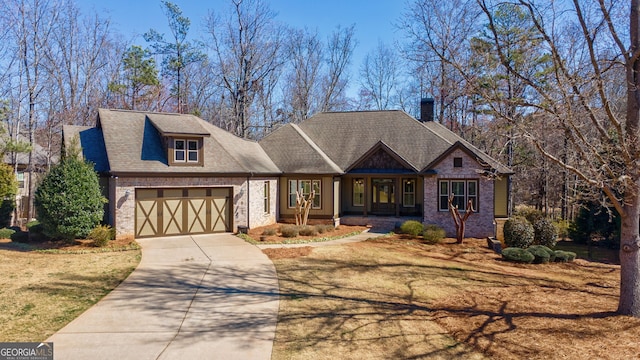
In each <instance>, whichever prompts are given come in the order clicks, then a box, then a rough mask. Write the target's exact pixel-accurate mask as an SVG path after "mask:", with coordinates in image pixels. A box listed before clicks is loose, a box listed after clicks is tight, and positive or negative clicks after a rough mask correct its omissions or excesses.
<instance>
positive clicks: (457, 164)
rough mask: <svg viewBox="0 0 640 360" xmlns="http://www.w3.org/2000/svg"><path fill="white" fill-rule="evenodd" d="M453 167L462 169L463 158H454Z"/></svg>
mask: <svg viewBox="0 0 640 360" xmlns="http://www.w3.org/2000/svg"><path fill="white" fill-rule="evenodd" d="M453 167H457V168H458V167H462V158H461V157H456V158H453Z"/></svg>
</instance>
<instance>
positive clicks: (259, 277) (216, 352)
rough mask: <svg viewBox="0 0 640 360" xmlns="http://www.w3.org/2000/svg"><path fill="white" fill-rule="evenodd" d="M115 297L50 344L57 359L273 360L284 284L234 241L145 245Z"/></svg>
mask: <svg viewBox="0 0 640 360" xmlns="http://www.w3.org/2000/svg"><path fill="white" fill-rule="evenodd" d="M138 242H139V243H140V245H141V246H142V261H141V262H140V265H139V266H138V268H137V269H136V270H135V271H134V272H133V273H132V274H131V275H130V276H129V277H128V278H127V279H126V280H125V281H124V282H123V283H122V284H120V286H118V287H117V288H116V289H115V290H114V291H112V292H111V293H110V294H109V295H107V296H106V297H105V298H103V299H102V300H101V301H100V302H99V303H98V304H96V305H95V306H93V307H92V308H90V309H89V310H87V311H86V312H85V313H83V314H82V315H81V316H79V317H78V318H77V319H75V320H74V321H72V322H71V323H69V324H68V325H67V326H66V327H64V328H63V329H62V330H60V331H59V332H57V333H56V334H54V335H53V336H52V337H51V338H49V339H48V340H47V341H53V343H54V355H55V358H56V359H60V360H73V359H118V360H126V359H132V360H133V359H135V360H145V359H269V358H270V357H271V350H272V347H273V339H274V336H275V328H276V321H277V316H278V305H279V303H278V297H279V295H278V278H277V274H276V271H275V268H274V266H273V263H272V262H271V261H270V260H269V259H268V258H267V257H266V256H265V255H264V254H263V253H262V251H260V249H258V248H257V247H255V246H253V245H251V244H248V243H246V242H244V241H243V240H241V239H239V238H237V237H235V236H234V235H232V234H216V235H197V236H180V237H167V238H154V239H143V240H139V241H138Z"/></svg>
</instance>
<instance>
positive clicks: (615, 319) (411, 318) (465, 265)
mask: <svg viewBox="0 0 640 360" xmlns="http://www.w3.org/2000/svg"><path fill="white" fill-rule="evenodd" d="M453 242H455V240H454V239H447V241H445V243H443V244H439V245H424V244H421V243H420V242H418V241H415V240H408V239H405V238H401V237H398V236H394V237H388V238H380V239H375V240H369V241H366V242H362V243H354V244H347V245H340V246H329V247H322V248H316V249H314V250H313V252H311V253H310V254H309V255H308V256H305V257H298V258H283V259H274V263H275V264H276V268H277V270H278V276H279V278H280V287H281V289H280V290H281V293H282V301H281V305H280V306H281V308H280V314H279V322H278V328H277V332H276V341H275V344H274V356H273V358H274V359H303V358H304V359H306V358H318V359H325V358H326V359H330V358H352V359H360V358H373V359H388V358H427V359H449V358H482V357H483V356H488V357H490V358H493V359H525V358H526V359H557V358H562V359H584V358H599V359H635V358H640V351H639V350H638V349H637V338H638V337H639V336H640V319H634V318H630V317H625V316H617V315H615V314H614V313H613V311H614V310H615V309H616V306H617V296H618V281H619V266H617V265H609V264H600V263H591V262H587V261H584V260H577V261H576V262H574V263H569V264H558V263H556V264H544V265H516V264H512V263H507V262H503V261H502V260H500V257H499V255H497V254H495V253H493V252H491V251H490V250H488V249H486V240H480V239H468V240H466V241H465V244H463V245H456V244H453Z"/></svg>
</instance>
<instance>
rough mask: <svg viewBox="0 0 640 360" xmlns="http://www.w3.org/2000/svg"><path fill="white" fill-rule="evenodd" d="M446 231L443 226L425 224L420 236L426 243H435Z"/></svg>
mask: <svg viewBox="0 0 640 360" xmlns="http://www.w3.org/2000/svg"><path fill="white" fill-rule="evenodd" d="M445 235H446V233H445V231H444V229H443V228H441V227H440V226H438V225H433V224H430V225H427V226H425V227H424V232H423V233H422V237H423V238H424V242H425V243H427V244H437V243H439V242H440V241H442V239H444V237H445Z"/></svg>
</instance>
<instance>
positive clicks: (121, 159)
mask: <svg viewBox="0 0 640 360" xmlns="http://www.w3.org/2000/svg"><path fill="white" fill-rule="evenodd" d="M95 129H96V130H95V131H98V132H99V133H100V134H101V135H102V138H103V142H104V151H102V153H104V154H106V164H107V165H106V167H105V168H106V170H107V171H108V172H110V173H111V174H124V173H157V174H210V173H216V174H278V173H280V169H278V167H277V166H276V165H275V164H274V163H273V161H271V159H270V158H269V157H268V156H267V154H266V153H265V152H264V150H263V149H262V148H261V147H260V145H258V143H256V142H254V141H248V140H244V139H241V138H239V137H237V136H234V135H232V134H230V133H228V132H226V131H224V130H222V129H220V128H218V127H216V126H214V125H212V124H209V123H207V122H206V121H204V120H202V119H200V118H198V117H196V116H193V115H184V114H166V113H152V112H144V111H130V110H107V109H99V110H98V121H97V126H96V128H95ZM83 131H87V129H84V130H81V132H80V133H81V134H82V132H83ZM163 135H164V136H180V135H182V136H185V135H186V136H198V137H200V136H202V137H203V151H204V153H203V154H204V165H203V166H169V165H168V161H167V151H166V150H165V147H164V146H163V139H162V136H163ZM82 140H83V139H82V136H81V146H82V148H83V155H85V156H86V157H87V160H90V161H93V162H96V164H97V163H98V162H100V161H102V160H104V159H100V158H99V156H98V155H95V154H97V153H99V152H100V151H99V149H97V147H99V145H100V144H96V143H92V142H85V141H82ZM87 140H88V139H87ZM65 141H67V136H66V135H65ZM96 160H97V161H96Z"/></svg>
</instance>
